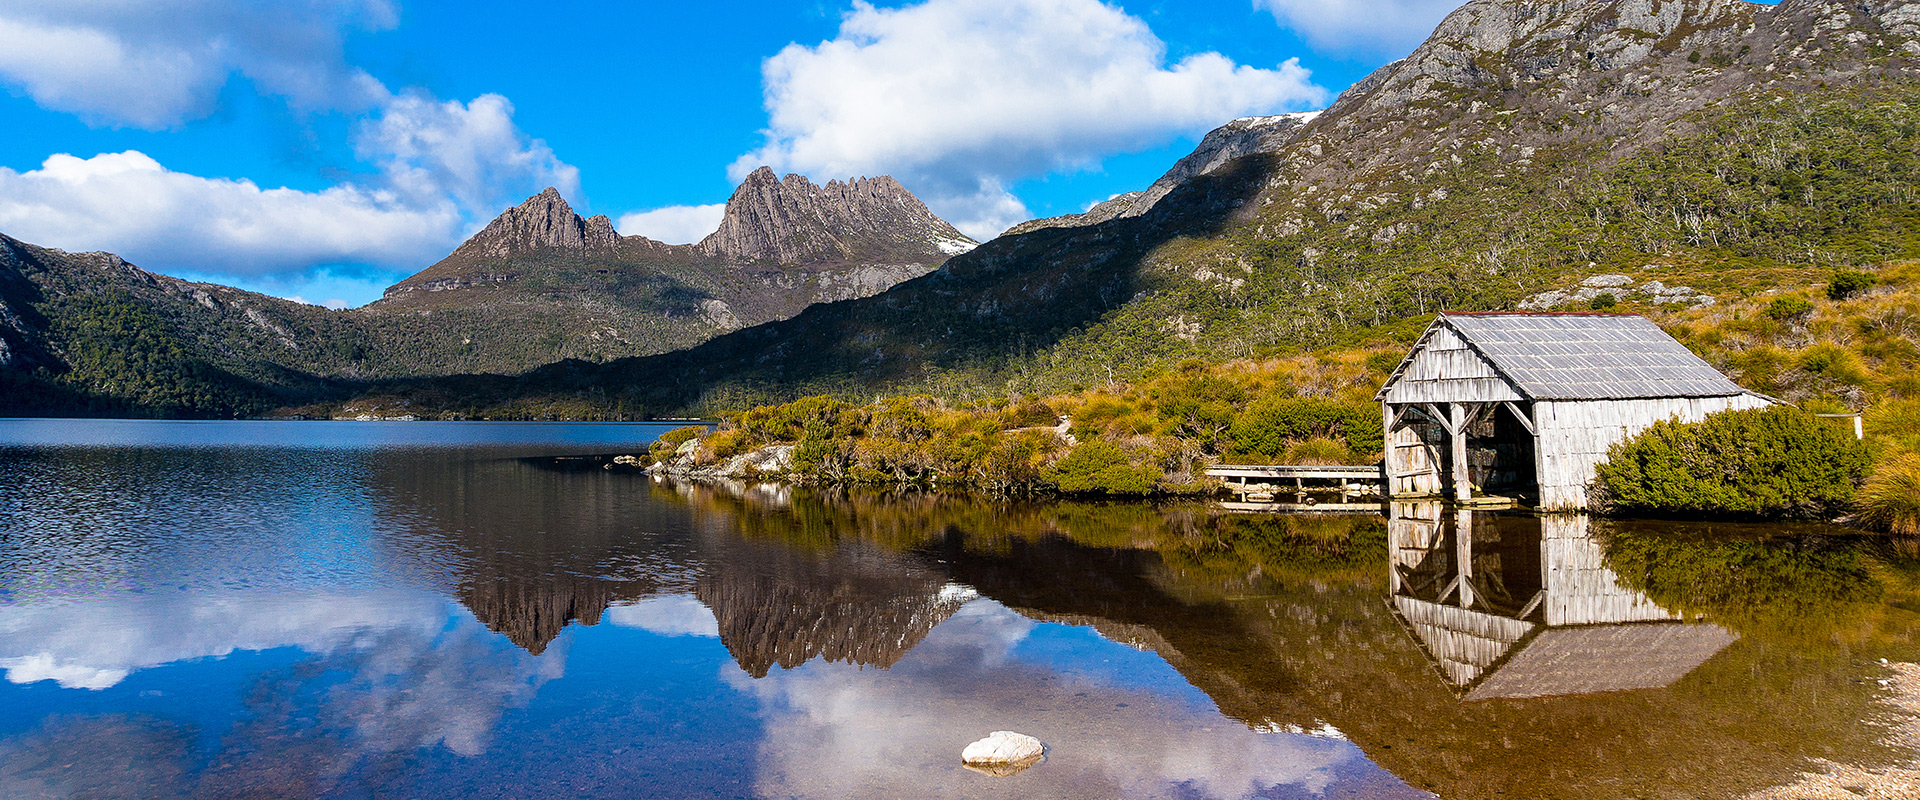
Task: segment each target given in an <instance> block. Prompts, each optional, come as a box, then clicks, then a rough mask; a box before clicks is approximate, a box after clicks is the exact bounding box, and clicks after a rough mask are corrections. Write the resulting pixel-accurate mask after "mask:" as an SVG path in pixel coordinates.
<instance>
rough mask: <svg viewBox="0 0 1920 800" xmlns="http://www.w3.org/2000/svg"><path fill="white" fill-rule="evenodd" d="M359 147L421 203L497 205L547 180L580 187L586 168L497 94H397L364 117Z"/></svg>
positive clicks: (564, 190) (573, 189)
mask: <svg viewBox="0 0 1920 800" xmlns="http://www.w3.org/2000/svg"><path fill="white" fill-rule="evenodd" d="M354 151H355V153H357V154H358V155H359V157H360V158H361V159H363V160H365V161H367V162H369V163H372V164H375V165H377V166H379V167H380V169H381V171H382V172H383V173H384V174H385V177H386V182H387V185H388V186H389V187H391V188H392V189H393V190H394V191H396V192H399V193H400V194H402V195H403V196H406V197H408V198H411V199H412V200H413V202H415V203H421V204H427V203H433V202H435V201H437V200H440V199H442V198H446V197H452V198H454V199H455V200H457V201H459V202H460V203H461V205H462V206H463V207H465V208H466V209H469V210H471V211H475V212H480V213H490V212H491V211H497V210H498V209H499V208H501V207H502V206H503V205H506V204H510V203H511V202H518V201H519V200H520V199H522V198H524V197H525V196H526V195H530V194H533V193H535V192H538V191H539V190H540V189H541V188H544V187H546V186H553V187H555V188H558V189H559V190H560V193H561V194H563V195H568V196H574V195H577V194H578V193H579V189H580V171H579V170H578V169H575V168H574V167H573V166H571V165H568V164H566V163H564V162H562V161H561V160H560V159H559V158H556V157H555V156H554V154H553V149H552V148H550V147H548V146H547V143H546V142H544V141H541V140H539V139H534V138H531V137H529V136H527V134H526V133H524V132H522V131H521V130H520V128H519V126H517V125H515V124H514V122H513V104H512V103H510V102H508V101H507V98H505V97H502V96H500V95H497V94H483V95H481V96H479V97H476V98H474V100H473V102H470V103H462V102H460V101H458V100H447V101H439V100H435V99H434V98H432V97H428V96H426V95H420V94H407V95H401V96H397V97H394V98H392V99H391V100H390V101H389V102H388V103H387V104H386V106H385V107H384V108H383V109H382V110H381V112H380V114H379V115H378V116H377V117H374V118H373V119H369V120H366V121H364V122H362V123H361V124H360V125H359V128H358V131H357V132H356V134H355V137H354Z"/></svg>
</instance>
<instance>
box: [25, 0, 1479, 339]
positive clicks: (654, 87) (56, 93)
mask: <svg viewBox="0 0 1920 800" xmlns="http://www.w3.org/2000/svg"><path fill="white" fill-rule="evenodd" d="M1454 4H1455V3H1454V2H1453V0H1324V1H1322V2H1315V1H1314V0H1190V1H1189V2H1117V3H1115V2H1109V3H1101V2H1099V1H1098V0H921V1H920V2H893V3H875V4H867V3H849V2H799V3H765V2H736V3H727V4H713V3H695V4H667V3H633V4H619V5H616V4H602V3H588V2H548V3H542V4H537V5H529V4H526V3H507V2H498V1H496V0H480V1H478V2H462V3H453V2H426V0H411V1H410V0H289V1H288V2H267V1H266V0H164V1H163V0H64V1H63V2H62V3H57V4H54V3H46V2H43V1H42V0H0V86H4V88H5V89H6V91H5V93H4V96H0V119H4V120H5V122H6V124H4V125H0V233H6V234H8V235H11V236H15V237H16V238H20V239H23V240H25V241H29V242H33V243H35V244H42V245H47V246H52V247H60V248H63V249H68V250H109V251H113V252H116V253H119V254H121V255H123V256H125V257H127V258H128V259H129V260H131V261H133V262H134V263H136V264H139V265H141V266H143V267H146V268H148V269H153V270H155V271H159V272H164V273H167V274H173V275H180V276H183V277H191V278H196V279H202V280H212V281H218V282H222V283H228V284H233V285H239V286H243V287H245V288H250V289H255V290H258V291H265V292H268V293H270V294H275V295H280V296H289V297H297V298H300V299H304V300H307V301H310V302H317V303H318V302H326V303H329V304H333V305H342V304H344V305H358V304H361V303H364V302H367V301H370V300H372V299H375V298H377V297H378V296H379V291H380V289H381V288H383V287H384V286H386V285H388V284H390V283H392V282H393V281H395V280H397V279H398V278H400V277H403V276H405V275H407V274H410V273H412V272H415V271H418V270H419V269H422V268H424V267H426V266H427V265H429V264H431V263H432V262H433V261H435V260H437V259H438V258H439V257H440V256H442V255H444V254H445V253H447V252H448V251H449V250H451V248H452V247H454V246H455V245H457V244H458V242H459V241H460V240H461V239H463V238H465V236H467V235H469V234H471V233H472V232H473V231H474V230H476V229H477V228H478V227H479V226H481V225H484V224H485V223H486V221H487V220H488V219H491V218H492V217H493V216H494V215H496V214H497V213H499V211H500V210H502V209H503V208H505V207H506V206H509V205H512V204H513V203H516V202H518V201H519V200H521V199H523V198H525V197H526V196H528V195H531V194H533V193H535V192H537V191H539V190H540V189H541V188H543V187H545V186H547V185H555V186H558V187H559V188H560V189H561V190H562V192H563V193H565V194H566V195H567V196H568V197H569V198H570V199H571V200H572V201H574V203H575V205H576V207H577V208H578V209H579V210H580V211H581V212H582V213H585V214H596V213H598V214H607V215H608V216H611V217H613V218H614V219H615V220H616V221H618V224H619V227H620V229H621V230H622V232H624V233H628V234H634V233H641V234H646V235H652V236H655V237H656V238H662V239H666V240H668V241H691V240H694V239H697V238H698V237H699V235H701V234H702V233H704V232H705V231H707V230H711V227H712V224H713V223H714V222H716V221H717V216H716V215H717V212H718V208H717V207H718V204H720V203H723V202H724V201H725V200H726V198H727V195H728V194H729V193H730V192H731V190H732V188H733V186H734V184H735V182H736V180H737V179H738V178H739V177H740V176H741V175H743V174H744V173H745V172H746V171H748V170H750V169H751V168H752V167H754V166H758V165H759V164H762V163H767V164H770V165H772V166H773V167H774V168H775V169H777V170H780V171H782V172H787V171H793V172H800V173H802V174H806V175H808V176H809V177H811V178H813V179H814V180H816V181H822V182H824V181H825V180H828V179H831V178H846V177H851V176H854V175H876V174H883V173H885V174H893V175H894V176H895V177H898V178H900V179H901V180H902V182H903V183H905V184H906V185H907V187H908V188H909V189H912V190H913V191H914V192H915V193H917V194H919V195H920V196H921V197H922V199H924V200H926V201H927V202H928V203H929V205H931V206H932V207H933V208H934V210H935V211H936V212H937V213H940V214H941V215H942V216H945V217H947V218H948V219H949V220H951V221H953V222H955V223H956V224H957V225H959V226H960V227H961V228H962V229H963V230H966V231H967V232H969V233H971V234H973V235H975V236H976V237H979V238H985V237H987V236H990V235H991V234H992V233H993V232H995V231H997V230H1000V229H1002V228H1004V227H1005V226H1006V225H1007V224H1011V223H1012V222H1017V221H1019V220H1021V219H1025V218H1029V217H1035V216H1050V215H1054V214H1062V213H1072V212H1077V211H1080V210H1082V209H1083V208H1085V207H1086V206H1087V205H1089V204H1090V203H1092V202H1095V201H1098V200H1102V199H1105V198H1106V197H1109V196H1111V195H1113V194H1116V193H1119V192H1124V191H1129V190H1132V189H1138V188H1142V187H1144V186H1146V185H1147V184H1149V183H1151V182H1152V181H1153V179H1154V178H1155V177H1157V176H1158V175H1159V173H1160V172H1161V171H1163V170H1164V169H1166V167H1167V166H1168V165H1170V164H1171V163H1172V162H1173V161H1174V160H1175V159H1177V158H1178V157H1179V156H1181V155H1183V154H1184V153H1185V152H1186V151H1187V150H1189V149H1190V148H1191V147H1192V146H1193V144H1194V142H1195V141H1197V139H1198V138H1199V136H1200V135H1202V134H1204V133H1205V132H1206V131H1207V130H1208V129H1210V128H1212V127H1214V126H1216V125H1219V124H1221V123H1224V122H1226V121H1228V120H1230V119H1232V118H1234V117H1237V116H1246V115H1250V114H1271V113H1282V112H1288V111H1299V110H1308V109H1314V108H1320V107H1322V106H1324V105H1325V104H1326V103H1327V102H1329V101H1330V100H1331V98H1332V97H1333V96H1334V95H1336V94H1338V93H1339V91H1340V90H1341V89H1343V88H1345V87H1346V86H1347V85H1349V84H1351V83H1352V82H1353V81H1355V80H1357V79H1359V78H1360V77H1362V76H1364V75H1365V74H1366V73H1368V72H1369V71H1371V70H1372V69H1374V68H1376V67H1378V66H1379V65H1381V64H1384V63H1386V62H1387V61H1390V60H1392V59H1393V58H1397V57H1399V56H1402V55H1404V54H1405V53H1406V52H1408V51H1409V50H1410V49H1411V48H1412V47H1413V46H1414V45H1415V44H1417V43H1418V42H1419V40H1420V39H1422V38H1424V36H1425V34H1426V33H1427V32H1428V31H1430V30H1431V29H1432V27H1433V25H1434V24H1436V23H1437V22H1438V20H1439V19H1440V18H1441V17H1442V16H1444V15H1445V13H1446V12H1447V11H1449V10H1451V8H1452V7H1453V5H1454ZM646 212H654V213H646Z"/></svg>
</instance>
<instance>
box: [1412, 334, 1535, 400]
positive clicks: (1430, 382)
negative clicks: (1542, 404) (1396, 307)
mask: <svg viewBox="0 0 1920 800" xmlns="http://www.w3.org/2000/svg"><path fill="white" fill-rule="evenodd" d="M1522 399H1525V398H1523V397H1521V396H1520V393H1519V392H1518V391H1516V390H1515V389H1514V388H1513V386H1512V385H1511V384H1509V383H1508V382H1507V379H1505V378H1502V377H1500V372H1499V371H1498V370H1496V369H1494V367H1493V365H1492V364H1490V363H1488V362H1487V360H1486V359H1484V358H1481V357H1480V354H1479V353H1475V352H1473V350H1472V349H1471V348H1469V347H1467V343H1466V342H1464V341H1461V339H1460V337H1459V336H1456V335H1454V333H1453V331H1451V330H1447V329H1441V330H1436V331H1434V332H1433V335H1431V336H1429V337H1427V340H1426V343H1425V344H1424V345H1423V346H1422V347H1421V349H1419V350H1417V351H1415V352H1414V354H1413V358H1412V359H1411V360H1410V361H1408V363H1407V364H1406V367H1405V368H1404V369H1403V370H1402V371H1401V374H1400V378H1399V380H1397V381H1395V382H1394V383H1393V384H1392V385H1391V386H1390V387H1388V389H1387V391H1386V397H1385V400H1386V402H1387V403H1388V404H1407V403H1486V402H1497V401H1501V400H1522Z"/></svg>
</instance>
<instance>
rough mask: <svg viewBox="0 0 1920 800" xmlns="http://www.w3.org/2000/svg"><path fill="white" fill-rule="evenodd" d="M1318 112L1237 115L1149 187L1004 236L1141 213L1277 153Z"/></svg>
mask: <svg viewBox="0 0 1920 800" xmlns="http://www.w3.org/2000/svg"><path fill="white" fill-rule="evenodd" d="M1318 116H1320V112H1318V111H1302V112H1300V113H1297V114H1279V115H1275V116H1271V117H1242V118H1240V119H1236V120H1234V121H1232V122H1229V123H1227V124H1225V125H1222V126H1220V127H1218V128H1215V129H1213V130H1212V131H1211V132H1209V133H1208V134H1207V136H1206V138H1204V139H1201V140H1200V145H1199V146H1198V147H1195V148H1194V149H1193V152H1191V153H1188V154H1187V155H1186V156H1185V157H1184V158H1181V159H1180V160H1179V161H1177V162H1174V165H1173V167H1172V168H1171V169H1168V170H1167V171H1166V174H1163V175H1161V176H1160V179H1159V180H1157V181H1154V182H1153V185H1152V186H1149V187H1147V189H1146V191H1140V192H1127V193H1126V194H1122V195H1117V196H1115V197H1113V198H1111V199H1108V200H1106V201H1104V202H1101V203H1099V204H1097V205H1095V206H1094V207H1092V208H1089V209H1087V210H1086V212H1085V213H1082V214H1069V215H1067V216H1061V217H1047V218H1045V219H1035V220H1028V221H1026V222H1022V223H1020V224H1018V225H1015V226H1013V227H1011V228H1008V229H1007V231H1006V233H1003V234H1001V235H1002V236H1014V235H1018V234H1022V233H1031V232H1033V231H1037V230H1040V229H1043V228H1077V227H1083V226H1087V225H1098V224H1100V223H1102V222H1106V221H1107V220H1110V219H1116V218H1120V217H1137V216H1140V215H1141V214H1145V213H1147V212H1148V211H1149V210H1151V209H1152V208H1153V207H1154V205H1155V204H1157V203H1159V202H1160V199H1161V198H1163V197H1166V196H1167V194H1168V193H1170V192H1172V191H1173V190H1174V189H1175V188H1177V187H1179V186H1180V184H1183V183H1186V182H1187V181H1190V180H1192V179H1194V178H1196V177H1198V176H1201V175H1205V174H1207V173H1210V172H1212V171H1214V170H1216V169H1219V168H1221V167H1223V166H1225V165H1226V164H1227V162H1229V161H1232V160H1234V159H1236V158H1239V157H1241V156H1246V155H1252V154H1254V153H1272V152H1277V151H1279V150H1280V149H1281V148H1284V147H1286V146H1287V145H1288V144H1290V143H1292V142H1293V140H1294V138H1295V137H1296V136H1297V135H1298V134H1299V132H1300V129H1301V128H1303V127H1305V126H1306V125H1307V123H1309V122H1312V121H1313V120H1314V118H1315V117H1318Z"/></svg>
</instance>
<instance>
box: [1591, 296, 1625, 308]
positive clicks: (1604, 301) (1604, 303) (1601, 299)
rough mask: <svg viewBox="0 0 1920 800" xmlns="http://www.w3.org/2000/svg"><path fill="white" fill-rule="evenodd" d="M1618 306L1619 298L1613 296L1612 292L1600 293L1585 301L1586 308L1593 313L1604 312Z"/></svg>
mask: <svg viewBox="0 0 1920 800" xmlns="http://www.w3.org/2000/svg"><path fill="white" fill-rule="evenodd" d="M1618 305H1620V298H1618V297H1615V296H1613V293H1612V292H1601V293H1600V294H1597V295H1594V296H1593V299H1592V300H1588V301H1587V307H1588V308H1591V309H1593V310H1595V311H1605V310H1607V309H1610V308H1614V307H1616V306H1618Z"/></svg>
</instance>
